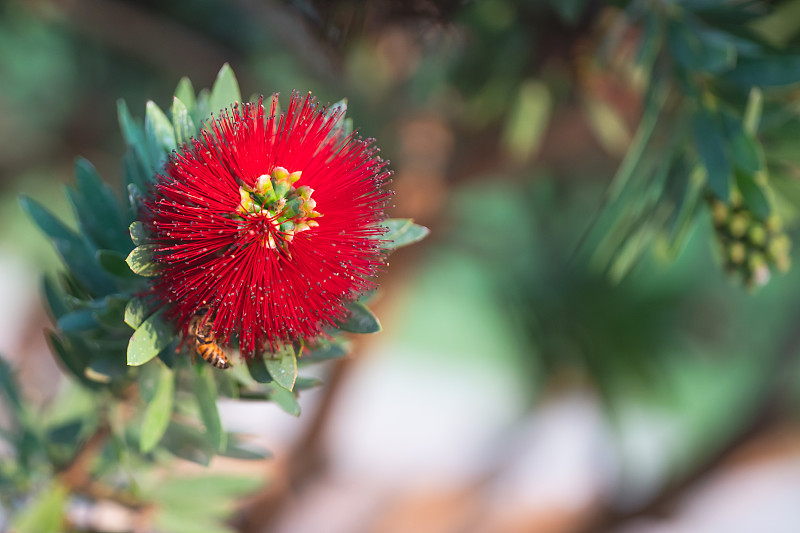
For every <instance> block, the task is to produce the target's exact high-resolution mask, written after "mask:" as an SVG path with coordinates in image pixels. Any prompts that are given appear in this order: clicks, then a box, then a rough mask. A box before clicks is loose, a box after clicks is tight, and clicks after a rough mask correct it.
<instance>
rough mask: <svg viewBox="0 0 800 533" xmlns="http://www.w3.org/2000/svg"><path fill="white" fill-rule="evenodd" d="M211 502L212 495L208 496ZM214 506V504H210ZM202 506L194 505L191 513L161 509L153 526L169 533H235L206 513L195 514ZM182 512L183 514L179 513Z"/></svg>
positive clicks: (155, 517)
mask: <svg viewBox="0 0 800 533" xmlns="http://www.w3.org/2000/svg"><path fill="white" fill-rule="evenodd" d="M208 496H209V498H210V499H211V500H213V494H210V495H208ZM211 503H214V504H215V505H217V504H216V502H213V501H212V502H211ZM198 509H202V506H200V507H198V506H197V505H195V509H194V510H193V511H191V512H190V511H189V510H175V509H171V508H169V507H161V508H159V509H158V510H157V512H156V513H155V516H154V517H153V524H154V525H155V526H157V530H158V531H169V533H196V532H197V531H202V532H203V533H236V530H235V529H233V528H231V527H230V526H227V525H225V524H224V523H222V522H221V521H219V520H215V519H213V518H209V517H208V516H207V514H206V513H201V514H200V515H198V514H197V510H198ZM181 511H183V512H181Z"/></svg>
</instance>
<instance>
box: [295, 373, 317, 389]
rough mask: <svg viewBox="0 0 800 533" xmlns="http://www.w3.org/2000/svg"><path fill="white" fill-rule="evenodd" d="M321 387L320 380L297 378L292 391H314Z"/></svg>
mask: <svg viewBox="0 0 800 533" xmlns="http://www.w3.org/2000/svg"><path fill="white" fill-rule="evenodd" d="M321 386H322V380H321V379H317V378H307V377H302V376H298V377H297V381H295V383H294V390H296V391H298V392H300V391H304V390H308V389H314V388H317V387H321Z"/></svg>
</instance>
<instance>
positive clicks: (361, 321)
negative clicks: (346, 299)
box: [339, 302, 381, 333]
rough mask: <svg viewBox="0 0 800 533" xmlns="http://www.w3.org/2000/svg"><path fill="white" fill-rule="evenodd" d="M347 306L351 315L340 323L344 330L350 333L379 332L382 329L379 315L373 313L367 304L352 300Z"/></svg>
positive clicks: (340, 327)
mask: <svg viewBox="0 0 800 533" xmlns="http://www.w3.org/2000/svg"><path fill="white" fill-rule="evenodd" d="M345 307H347V309H348V310H349V311H350V316H348V317H347V319H346V320H345V321H344V322H343V323H342V324H340V325H339V329H341V330H342V331H349V332H350V333H377V332H379V331H380V330H381V323H380V322H379V321H378V317H376V316H375V315H374V314H372V311H370V310H369V309H368V308H367V306H366V305H364V304H360V303H358V302H352V303H349V304H347V305H346V306H345Z"/></svg>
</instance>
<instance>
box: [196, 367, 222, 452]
mask: <svg viewBox="0 0 800 533" xmlns="http://www.w3.org/2000/svg"><path fill="white" fill-rule="evenodd" d="M198 368H200V369H202V370H201V371H200V372H196V373H195V376H194V395H195V398H196V399H197V406H198V407H199V408H200V418H201V419H202V420H203V425H204V426H205V428H206V436H207V437H208V440H209V442H211V444H213V445H214V447H215V448H216V449H217V450H224V449H225V437H226V433H225V431H223V429H222V422H221V421H220V418H219V411H218V409H217V386H216V384H215V382H214V376H213V375H212V373H211V372H210V371H208V370H207V369H206V368H204V367H202V366H200V367H198Z"/></svg>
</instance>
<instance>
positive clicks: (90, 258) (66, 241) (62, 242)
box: [19, 195, 114, 294]
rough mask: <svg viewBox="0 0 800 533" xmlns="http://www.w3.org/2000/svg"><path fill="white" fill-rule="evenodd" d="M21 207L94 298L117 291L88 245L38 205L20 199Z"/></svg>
mask: <svg viewBox="0 0 800 533" xmlns="http://www.w3.org/2000/svg"><path fill="white" fill-rule="evenodd" d="M19 204H20V207H22V209H23V210H24V211H25V212H26V213H27V214H28V216H30V217H31V219H32V220H33V221H34V223H36V225H37V226H39V229H41V230H42V231H43V232H44V233H45V234H46V235H47V236H48V237H50V238H51V239H52V241H53V245H54V246H55V248H56V250H57V251H58V254H59V255H60V256H61V259H62V260H63V261H64V264H65V265H66V266H67V268H68V269H69V271H70V273H71V274H72V275H73V276H75V278H76V279H77V280H78V281H79V282H80V283H81V284H82V285H83V286H84V287H85V288H86V289H88V290H90V291H91V292H92V293H93V294H107V293H109V292H113V291H114V285H113V283H112V282H111V280H110V279H109V278H108V276H107V275H106V274H105V272H103V270H102V269H100V267H99V265H98V264H97V262H96V261H95V258H94V252H93V251H90V250H89V248H88V246H87V244H86V241H84V240H82V239H81V238H80V236H79V235H77V234H76V233H75V232H73V231H72V230H70V229H69V228H67V227H66V226H65V225H64V224H62V223H61V221H59V220H58V219H57V218H56V217H54V216H53V215H52V213H50V212H49V211H47V209H45V208H44V207H43V206H42V205H41V204H40V203H39V202H37V201H35V200H33V199H31V198H29V197H27V196H24V195H23V196H21V197H20V199H19Z"/></svg>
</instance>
